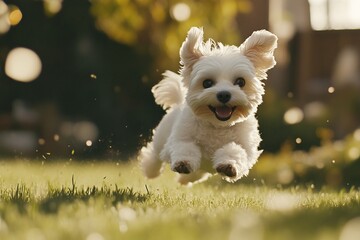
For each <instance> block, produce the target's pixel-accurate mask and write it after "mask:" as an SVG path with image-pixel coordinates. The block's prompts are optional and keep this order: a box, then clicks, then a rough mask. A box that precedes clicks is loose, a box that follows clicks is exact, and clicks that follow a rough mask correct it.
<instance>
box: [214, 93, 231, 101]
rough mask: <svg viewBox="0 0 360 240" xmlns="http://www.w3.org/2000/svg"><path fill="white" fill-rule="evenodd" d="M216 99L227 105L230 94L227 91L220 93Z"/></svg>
mask: <svg viewBox="0 0 360 240" xmlns="http://www.w3.org/2000/svg"><path fill="white" fill-rule="evenodd" d="M216 97H217V99H218V100H219V101H220V102H221V103H227V102H228V101H229V100H230V98H231V93H230V92H228V91H221V92H218V93H217V94H216Z"/></svg>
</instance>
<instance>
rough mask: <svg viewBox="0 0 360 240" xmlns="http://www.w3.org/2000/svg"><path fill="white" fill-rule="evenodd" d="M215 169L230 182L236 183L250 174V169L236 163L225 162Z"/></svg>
mask: <svg viewBox="0 0 360 240" xmlns="http://www.w3.org/2000/svg"><path fill="white" fill-rule="evenodd" d="M214 168H215V169H216V171H217V172H218V173H219V174H221V175H222V176H223V179H224V180H226V181H228V182H235V181H237V180H239V179H240V178H242V177H243V176H246V175H248V173H249V169H248V168H246V167H245V166H242V165H241V164H239V163H236V162H235V161H225V162H223V163H219V164H217V165H216V166H215V167H214Z"/></svg>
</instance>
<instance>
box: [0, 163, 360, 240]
mask: <svg viewBox="0 0 360 240" xmlns="http://www.w3.org/2000/svg"><path fill="white" fill-rule="evenodd" d="M0 166H1V167H0V176H1V179H0V186H1V188H0V191H1V193H0V238H1V239H4V240H7V239H69V240H70V239H97V240H100V239H197V240H199V239H207V240H208V239H210V240H211V239H230V240H232V239H239V236H241V237H242V238H243V239H277V240H279V239H280V240H281V239H330V240H331V239H339V236H340V239H347V238H343V236H345V235H346V234H347V232H348V230H349V229H350V230H353V231H354V229H355V232H356V229H359V227H360V226H359V221H358V218H357V217H358V216H359V215H360V207H359V206H360V193H359V191H358V190H357V189H355V188H352V189H351V190H349V191H345V190H341V191H330V190H321V191H316V190H314V189H313V188H310V187H309V188H304V187H299V186H296V187H291V188H287V189H278V188H274V187H272V186H257V185H256V184H255V185H251V186H250V185H243V184H227V183H225V182H224V181H221V180H220V178H219V177H213V178H211V179H210V181H207V182H205V183H202V184H198V185H194V186H193V187H192V188H188V187H184V186H179V185H178V184H177V183H176V182H175V181H173V176H174V174H173V173H172V172H170V171H169V170H168V169H166V170H165V172H164V174H163V175H162V176H160V177H159V178H157V179H155V180H151V181H150V180H146V179H144V178H143V177H142V176H141V175H140V174H141V173H140V171H139V169H138V167H137V166H136V164H126V165H123V164H119V163H116V162H103V163H91V162H87V163H74V162H31V163H30V162H26V161H19V162H9V161H6V162H1V163H0ZM24 173H27V174H24ZM51 206H55V207H51ZM353 239H354V238H353Z"/></svg>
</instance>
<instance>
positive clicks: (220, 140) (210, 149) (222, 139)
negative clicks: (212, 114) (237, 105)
mask: <svg viewBox="0 0 360 240" xmlns="http://www.w3.org/2000/svg"><path fill="white" fill-rule="evenodd" d="M242 125H243V123H238V124H236V125H234V126H231V127H222V128H215V127H213V126H210V125H208V124H202V123H199V124H198V126H197V131H195V135H194V138H195V142H196V144H197V145H198V146H199V147H200V148H201V152H202V156H203V158H206V159H210V158H212V156H213V154H214V152H215V151H216V150H217V149H219V148H221V147H223V146H224V145H226V144H227V143H230V142H235V143H237V144H241V142H242V139H243V138H244V137H243V136H241V135H240V130H241V128H242V127H243V126H242Z"/></svg>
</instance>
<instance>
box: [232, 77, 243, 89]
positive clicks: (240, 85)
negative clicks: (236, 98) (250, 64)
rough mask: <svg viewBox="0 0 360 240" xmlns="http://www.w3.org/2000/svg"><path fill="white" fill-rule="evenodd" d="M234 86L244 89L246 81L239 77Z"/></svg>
mask: <svg viewBox="0 0 360 240" xmlns="http://www.w3.org/2000/svg"><path fill="white" fill-rule="evenodd" d="M234 85H239V87H241V88H242V87H244V86H245V79H244V78H242V77H239V78H237V79H236V80H235V82H234Z"/></svg>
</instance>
